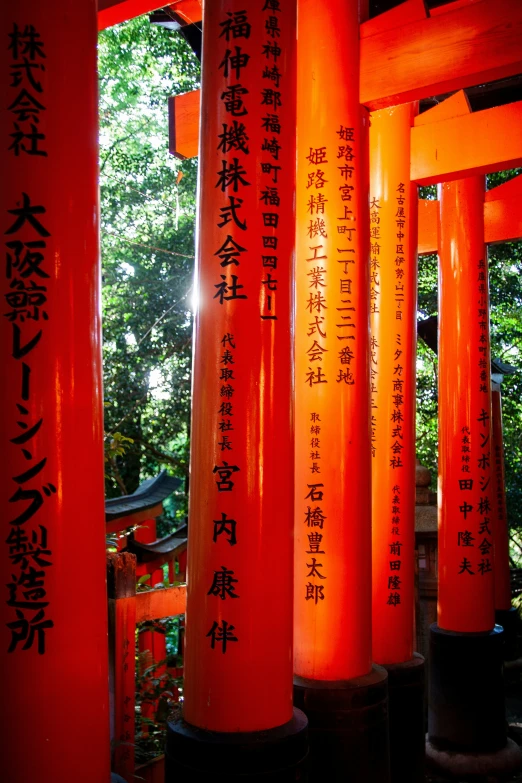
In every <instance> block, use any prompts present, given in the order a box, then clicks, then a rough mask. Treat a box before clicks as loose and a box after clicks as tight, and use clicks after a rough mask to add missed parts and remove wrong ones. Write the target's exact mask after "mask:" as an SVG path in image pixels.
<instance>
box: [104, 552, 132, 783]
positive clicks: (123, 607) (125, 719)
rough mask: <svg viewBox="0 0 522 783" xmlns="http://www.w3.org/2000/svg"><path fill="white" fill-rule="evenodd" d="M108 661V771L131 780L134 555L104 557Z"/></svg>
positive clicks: (121, 553) (125, 553) (122, 554)
mask: <svg viewBox="0 0 522 783" xmlns="http://www.w3.org/2000/svg"><path fill="white" fill-rule="evenodd" d="M107 589H108V595H109V659H110V668H111V674H112V677H111V690H112V692H113V709H114V736H113V740H114V750H113V753H114V756H113V761H112V769H113V771H114V772H117V773H118V774H119V775H121V776H122V777H124V778H125V780H131V779H132V778H133V776H134V730H135V712H134V701H135V691H136V683H135V675H136V665H135V659H136V656H135V652H134V645H135V638H134V637H135V633H136V555H132V554H130V553H129V552H119V553H117V554H109V555H108V556H107Z"/></svg>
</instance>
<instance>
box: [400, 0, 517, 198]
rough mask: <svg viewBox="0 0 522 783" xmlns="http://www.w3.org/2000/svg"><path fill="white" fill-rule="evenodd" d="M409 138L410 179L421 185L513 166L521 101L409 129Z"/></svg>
mask: <svg viewBox="0 0 522 783" xmlns="http://www.w3.org/2000/svg"><path fill="white" fill-rule="evenodd" d="M520 8H521V9H522V4H521V5H520ZM520 49H521V52H522V46H521V47H520ZM411 137H412V138H411V178H412V180H414V181H416V182H417V183H418V184H420V185H433V184H435V183H437V182H447V181H449V180H454V179H458V178H461V177H469V176H472V175H477V174H488V173H490V172H492V171H499V170H502V169H512V168H516V167H518V166H521V165H522V101H518V102H517V103H509V104H507V105H505V106H497V107H495V108H493V109H485V110H484V111H478V112H475V113H473V114H468V115H465V116H461V117H454V118H451V119H447V120H443V121H441V122H433V123H430V124H428V125H423V126H420V127H417V128H412V131H411Z"/></svg>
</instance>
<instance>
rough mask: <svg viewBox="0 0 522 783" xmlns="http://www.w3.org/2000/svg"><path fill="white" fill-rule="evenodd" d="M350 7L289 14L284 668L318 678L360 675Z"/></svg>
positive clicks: (361, 495) (359, 266)
mask: <svg viewBox="0 0 522 783" xmlns="http://www.w3.org/2000/svg"><path fill="white" fill-rule="evenodd" d="M354 6H355V4H354V3H351V2H346V1H345V0H328V2H322V3H317V2H316V0H301V2H300V3H299V10H298V68H297V71H298V76H297V139H298V147H297V185H296V286H295V291H296V316H295V430H296V433H295V602H294V609H295V620H294V627H295V634H294V647H295V650H294V658H295V664H294V673H295V674H296V675H297V676H299V677H303V678H306V679H313V680H323V681H324V680H348V679H350V678H352V677H358V676H361V675H364V674H366V673H368V671H369V670H370V666H371V480H370V479H371V476H370V470H371V467H370V450H369V428H368V420H369V388H368V387H369V361H368V360H369V334H368V332H369V328H368V327H369V313H368V310H369V300H368V289H369V279H368V275H369V269H368V263H367V261H368V239H369V226H368V186H369V183H368V171H367V160H368V146H367V145H368V139H367V128H368V113H367V112H366V110H365V109H361V107H360V105H359V95H358V88H357V87H358V85H357V79H356V78H354V76H355V75H356V73H357V68H358V64H359V60H358V53H357V48H358V25H357V16H356V8H355V7H354ZM327 7H328V14H326V13H325V9H326V8H327ZM326 52H327V53H328V56H325V53H326ZM189 573H190V564H189Z"/></svg>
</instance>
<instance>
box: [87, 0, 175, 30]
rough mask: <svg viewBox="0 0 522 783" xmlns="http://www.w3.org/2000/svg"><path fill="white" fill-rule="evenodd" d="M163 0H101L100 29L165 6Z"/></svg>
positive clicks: (99, 4) (99, 6) (99, 12)
mask: <svg viewBox="0 0 522 783" xmlns="http://www.w3.org/2000/svg"><path fill="white" fill-rule="evenodd" d="M164 6H165V2H163V3H162V2H161V0H99V2H98V30H105V28H106V27H112V25H114V24H119V23H120V22H126V21H128V20H129V19H134V17H136V16H141V15H142V14H148V13H150V12H151V11H157V10H158V8H163V7H164Z"/></svg>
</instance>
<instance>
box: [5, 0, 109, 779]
mask: <svg viewBox="0 0 522 783" xmlns="http://www.w3.org/2000/svg"><path fill="white" fill-rule="evenodd" d="M96 30H97V26H96V2H95V0H52V2H49V3H41V2H38V1H37V0H20V1H19V2H16V3H8V4H4V6H3V7H2V13H1V20H0V41H1V43H0V85H1V86H0V106H1V117H2V120H1V125H0V133H1V137H2V142H1V152H0V158H1V163H0V171H1V172H2V185H1V187H0V220H1V224H2V228H1V236H2V243H3V250H2V267H1V271H0V289H1V300H2V310H1V318H0V354H1V358H0V365H1V366H2V384H1V385H0V399H1V406H0V410H1V413H0V444H1V446H0V448H1V453H2V457H1V459H0V465H1V476H0V519H1V520H2V526H3V534H2V545H1V547H0V571H1V574H2V580H1V581H2V610H1V622H0V662H1V663H0V671H1V675H0V677H1V692H2V703H3V711H4V715H5V718H6V719H5V720H4V721H2V739H3V744H4V746H5V747H6V748H7V749H8V751H7V752H6V753H4V755H3V760H2V777H3V779H5V780H9V781H11V782H12V783H26V782H27V781H31V780H40V781H51V780H52V781H55V780H59V779H61V780H67V779H70V778H71V777H73V778H74V779H75V780H77V781H79V783H88V782H89V783H92V781H94V780H96V781H100V783H102V782H103V783H106V782H107V781H108V780H109V720H108V648H107V596H106V587H105V584H106V582H105V546H104V544H105V541H104V533H105V514H104V482H103V446H102V437H103V411H102V386H101V348H100V336H101V334H100V297H99V294H100V262H99V248H98V183H97V156H98V145H97V133H98V130H97V129H98V118H97V112H98V109H97V74H96V42H97V33H96ZM7 718H8V719H7ZM86 748H91V749H95V752H86Z"/></svg>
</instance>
